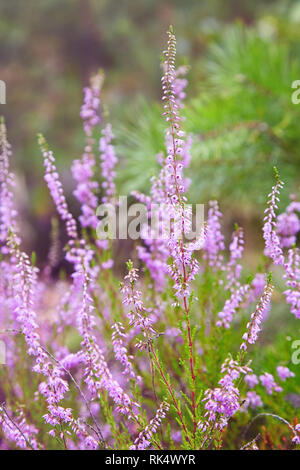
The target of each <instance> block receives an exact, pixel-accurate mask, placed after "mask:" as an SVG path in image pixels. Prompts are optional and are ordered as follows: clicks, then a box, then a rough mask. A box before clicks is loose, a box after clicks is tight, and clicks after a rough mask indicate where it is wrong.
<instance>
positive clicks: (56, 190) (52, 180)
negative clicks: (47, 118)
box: [39, 136, 77, 239]
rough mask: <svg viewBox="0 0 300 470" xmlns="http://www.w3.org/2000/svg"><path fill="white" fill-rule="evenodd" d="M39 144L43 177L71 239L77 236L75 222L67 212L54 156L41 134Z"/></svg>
mask: <svg viewBox="0 0 300 470" xmlns="http://www.w3.org/2000/svg"><path fill="white" fill-rule="evenodd" d="M39 144H40V146H41V149H42V154H43V158H44V166H45V169H46V170H45V176H44V179H45V181H46V183H47V185H48V188H49V191H50V194H51V196H52V199H53V202H54V204H55V205H56V209H57V211H58V213H59V215H60V217H61V219H62V220H63V221H64V222H65V223H66V231H67V234H68V237H69V238H71V239H76V238H77V228H76V222H75V219H74V218H73V216H72V214H71V213H70V212H69V209H68V206H67V202H66V198H65V195H64V192H63V188H62V184H61V182H60V180H59V175H58V173H57V170H56V166H55V158H54V156H53V153H52V151H51V150H49V149H48V147H47V144H46V141H45V139H44V137H43V136H40V137H39Z"/></svg>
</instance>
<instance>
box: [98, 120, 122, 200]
mask: <svg viewBox="0 0 300 470" xmlns="http://www.w3.org/2000/svg"><path fill="white" fill-rule="evenodd" d="M113 138H114V136H113V133H112V130H111V125H110V124H106V126H105V128H104V129H103V131H102V137H101V138H100V141H99V149H100V152H101V153H100V158H101V169H102V178H103V182H102V188H103V191H104V195H103V197H102V202H103V203H108V202H110V203H113V202H114V197H115V192H116V187H115V183H114V179H115V171H114V167H115V166H116V164H117V162H118V159H117V157H116V154H115V150H114V146H113V145H112V140H113Z"/></svg>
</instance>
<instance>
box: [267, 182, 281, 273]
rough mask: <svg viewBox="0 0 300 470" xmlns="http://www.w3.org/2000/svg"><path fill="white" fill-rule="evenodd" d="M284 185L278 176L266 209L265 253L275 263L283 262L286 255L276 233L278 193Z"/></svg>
mask: <svg viewBox="0 0 300 470" xmlns="http://www.w3.org/2000/svg"><path fill="white" fill-rule="evenodd" d="M282 187H283V183H282V182H281V181H280V180H279V178H277V183H276V184H275V186H273V188H272V192H271V193H270V194H269V195H268V197H269V200H268V207H267V209H266V210H265V217H264V226H263V236H264V240H265V254H266V256H269V257H270V258H272V260H273V262H274V264H281V265H282V264H283V263H284V257H283V254H282V249H281V246H280V240H279V237H278V235H277V233H276V213H275V210H276V209H278V207H277V202H278V201H279V197H278V194H279V192H280V189H281V188H282Z"/></svg>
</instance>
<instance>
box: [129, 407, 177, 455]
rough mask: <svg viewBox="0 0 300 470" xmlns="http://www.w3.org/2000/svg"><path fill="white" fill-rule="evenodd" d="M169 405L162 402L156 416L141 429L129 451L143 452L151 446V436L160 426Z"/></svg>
mask: <svg viewBox="0 0 300 470" xmlns="http://www.w3.org/2000/svg"><path fill="white" fill-rule="evenodd" d="M169 408H170V405H169V404H168V403H166V402H163V403H162V404H161V405H160V407H159V408H158V410H157V412H156V415H155V416H154V418H153V419H151V420H150V422H149V424H148V425H147V426H146V427H145V429H143V430H142V431H141V432H140V433H139V435H138V437H137V438H136V440H135V441H134V443H133V445H132V446H131V447H130V449H131V450H144V449H146V448H147V447H149V445H150V444H151V439H152V436H153V435H154V434H155V433H156V432H157V429H158V428H159V426H160V425H161V422H162V420H163V419H164V418H165V417H166V414H167V412H168V411H169Z"/></svg>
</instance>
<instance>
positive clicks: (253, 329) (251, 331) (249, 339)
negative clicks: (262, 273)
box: [240, 281, 273, 351]
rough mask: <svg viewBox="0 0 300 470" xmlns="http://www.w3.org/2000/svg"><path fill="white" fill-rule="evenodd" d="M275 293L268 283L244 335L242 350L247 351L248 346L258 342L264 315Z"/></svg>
mask: <svg viewBox="0 0 300 470" xmlns="http://www.w3.org/2000/svg"><path fill="white" fill-rule="evenodd" d="M272 292H273V286H272V285H271V283H270V282H269V281H267V283H266V285H265V288H264V291H263V293H262V295H261V298H260V301H259V303H258V304H257V306H256V309H255V311H254V312H253V313H252V315H251V317H250V321H249V322H248V323H247V331H246V333H245V334H244V335H243V340H244V341H243V343H242V344H241V347H240V348H241V350H243V351H246V350H247V349H248V344H254V343H256V341H257V338H258V333H259V332H260V330H261V323H262V321H263V313H264V311H265V309H266V308H267V307H268V305H269V304H270V302H271V296H272ZM247 343H248V344H247Z"/></svg>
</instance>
